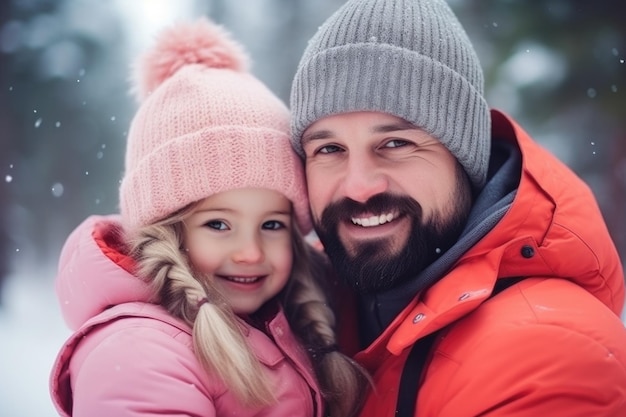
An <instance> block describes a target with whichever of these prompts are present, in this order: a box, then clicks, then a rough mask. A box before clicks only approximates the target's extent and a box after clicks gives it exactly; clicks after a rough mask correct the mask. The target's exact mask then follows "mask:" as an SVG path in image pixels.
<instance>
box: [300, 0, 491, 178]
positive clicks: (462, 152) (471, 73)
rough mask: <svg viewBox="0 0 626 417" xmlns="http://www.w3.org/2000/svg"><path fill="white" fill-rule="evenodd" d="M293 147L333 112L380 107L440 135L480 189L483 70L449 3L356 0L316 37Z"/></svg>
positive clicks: (303, 71) (486, 119) (484, 140)
mask: <svg viewBox="0 0 626 417" xmlns="http://www.w3.org/2000/svg"><path fill="white" fill-rule="evenodd" d="M291 108H292V124H291V129H292V145H293V146H294V149H295V150H296V152H298V153H299V154H300V155H301V156H303V150H302V145H301V138H302V134H303V132H304V131H305V130H306V129H307V127H308V126H310V125H311V124H312V123H314V122H315V121H317V120H319V119H321V118H323V117H326V116H330V115H334V114H338V113H345V112H354V111H377V112H384V113H389V114H392V115H394V116H397V117H400V118H402V119H405V120H407V121H409V122H411V123H413V124H414V125H416V126H418V127H420V128H422V129H424V130H425V131H426V132H428V133H429V134H431V135H433V136H434V137H436V138H437V139H439V140H440V141H441V142H442V143H443V144H444V145H445V146H446V147H447V148H448V149H449V150H450V152H451V153H452V154H453V155H454V156H455V157H456V158H457V159H458V161H459V162H460V163H461V165H462V166H463V167H464V168H465V171H466V172H467V174H468V175H469V177H470V179H471V181H472V183H473V184H474V186H475V187H476V188H481V187H482V186H483V185H484V183H485V179H486V175H487V167H488V159H489V151H490V134H491V133H490V129H491V120H490V115H489V109H488V106H487V103H486V101H485V99H484V97H483V73H482V69H481V66H480V62H479V60H478V57H477V55H476V53H475V51H474V49H473V46H472V44H471V42H470V41H469V39H468V37H467V34H466V33H465V31H464V29H463V27H462V26H461V24H460V23H459V22H458V20H457V18H456V16H455V15H454V14H453V12H452V11H451V10H450V8H449V7H448V5H447V4H446V3H445V2H444V1H442V0H350V1H348V2H346V3H345V4H344V5H343V6H342V7H341V8H340V9H339V10H337V11H336V12H335V13H334V14H333V15H332V16H331V17H330V18H329V19H328V20H327V21H326V22H325V23H324V24H323V25H322V26H321V27H320V29H319V30H318V31H317V33H316V34H315V35H314V36H313V38H312V39H311V41H310V42H309V44H308V46H307V48H306V50H305V52H304V55H303V57H302V59H301V61H300V64H299V66H298V69H297V72H296V75H295V77H294V81H293V85H292V91H291Z"/></svg>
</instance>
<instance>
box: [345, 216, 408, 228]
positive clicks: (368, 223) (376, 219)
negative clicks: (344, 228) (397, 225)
mask: <svg viewBox="0 0 626 417" xmlns="http://www.w3.org/2000/svg"><path fill="white" fill-rule="evenodd" d="M396 218H398V213H386V214H381V215H378V216H369V217H352V218H351V219H350V220H351V221H352V224H355V225H357V226H361V227H374V226H380V225H381V224H385V223H389V222H392V221H393V220H395V219H396Z"/></svg>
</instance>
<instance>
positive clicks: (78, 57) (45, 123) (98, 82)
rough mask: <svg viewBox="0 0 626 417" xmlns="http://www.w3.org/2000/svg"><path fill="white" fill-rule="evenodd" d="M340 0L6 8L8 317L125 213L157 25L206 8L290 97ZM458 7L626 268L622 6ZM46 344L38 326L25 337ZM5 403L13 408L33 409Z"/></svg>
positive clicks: (0, 29) (519, 111) (121, 0)
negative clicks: (66, 253) (133, 130)
mask: <svg viewBox="0 0 626 417" xmlns="http://www.w3.org/2000/svg"><path fill="white" fill-rule="evenodd" d="M342 3H343V1H342V0H315V1H311V0H143V1H140V0H4V1H2V2H0V314H2V312H3V309H4V310H6V309H7V308H9V307H8V306H10V305H12V304H11V302H12V300H11V299H10V296H12V295H11V294H13V293H10V292H9V291H8V290H7V288H13V287H12V286H11V285H12V284H11V281H12V280H13V281H15V282H22V283H25V282H28V283H29V284H28V286H27V287H25V288H27V290H25V291H32V290H34V289H36V288H39V289H43V290H44V291H46V293H45V294H44V295H43V297H44V299H46V300H48V299H49V300H51V301H50V303H47V302H44V303H36V301H38V300H39V299H38V298H37V297H29V296H28V295H27V294H26V295H24V300H25V303H27V304H28V302H29V300H30V303H31V305H28V306H27V307H26V308H27V309H34V310H36V311H37V314H34V313H33V314H31V315H30V316H29V317H32V318H33V320H37V318H41V319H45V317H46V316H48V315H52V316H54V317H58V312H57V311H56V305H55V302H54V295H53V292H52V280H53V278H54V268H55V263H56V259H57V257H58V254H59V251H60V248H61V245H62V244H63V241H64V239H65V237H66V236H67V235H68V233H69V232H70V231H71V230H72V228H73V227H75V226H76V225H77V224H78V223H79V222H80V221H81V220H82V219H84V218H85V217H86V216H88V215H90V214H94V213H99V214H104V213H112V212H116V211H117V205H118V201H117V190H118V185H119V180H120V178H121V176H122V169H123V153H124V146H125V137H126V132H127V128H128V125H129V123H130V119H131V118H132V115H133V112H134V109H135V105H136V104H135V102H134V99H133V98H132V97H131V95H130V94H129V93H128V89H129V83H128V74H129V65H130V62H131V61H132V59H133V57H134V56H136V54H137V52H138V51H139V50H141V49H143V48H145V47H146V46H147V43H148V42H150V40H151V37H152V36H153V35H154V33H155V31H157V30H158V29H159V28H161V27H163V26H164V25H168V24H170V23H172V22H173V21H176V20H179V19H184V18H190V17H196V16H200V15H207V16H210V17H211V18H212V19H213V20H215V21H217V22H220V23H222V24H223V25H225V26H226V27H227V28H228V29H229V30H230V31H232V32H233V33H234V35H235V37H236V38H237V39H239V40H240V41H241V42H242V43H243V44H244V45H245V46H246V47H247V49H248V50H249V52H250V55H251V56H252V59H253V62H254V65H253V72H254V73H255V74H256V75H257V76H258V77H259V78H261V79H262V80H264V81H265V82H266V83H268V84H269V86H270V87H271V88H272V89H273V90H274V91H275V92H276V93H277V94H278V95H279V96H280V97H282V98H283V99H284V100H285V101H288V96H289V88H290V83H291V78H292V75H293V73H294V71H295V67H296V65H297V63H298V61H299V59H300V56H301V53H302V51H303V49H304V46H305V45H306V42H307V40H308V39H309V38H310V37H311V35H312V34H313V33H314V32H315V30H316V28H317V26H319V24H320V23H321V22H322V21H323V20H324V19H325V18H326V17H327V16H329V15H330V14H331V12H332V11H333V10H335V9H336V8H337V7H339V5H340V4H342ZM450 4H451V6H452V7H453V9H454V10H455V11H456V12H457V14H458V16H459V19H460V20H461V22H462V23H463V24H465V26H466V29H467V31H468V32H469V34H470V37H471V38H472V39H473V41H474V44H475V47H476V49H477V51H478V54H479V56H480V58H481V61H482V63H483V67H484V69H485V75H486V89H487V99H488V102H489V104H490V105H491V106H492V107H496V108H499V109H502V110H504V111H505V112H507V113H509V114H511V115H513V116H514V117H515V118H517V119H518V120H519V121H520V122H521V123H522V125H523V126H524V127H525V128H526V130H528V131H529V132H530V133H531V134H532V135H533V136H534V137H535V138H537V140H538V141H539V142H541V143H542V144H543V145H544V146H545V147H547V148H549V149H550V150H552V151H553V152H554V153H555V154H556V155H557V156H559V157H560V158H561V159H562V160H563V161H564V162H565V163H567V164H568V165H569V166H570V167H571V168H572V169H573V170H574V171H576V172H577V173H578V174H579V175H580V176H581V177H583V178H584V179H585V180H586V181H587V182H588V183H589V185H590V186H591V188H592V189H593V191H594V192H595V194H596V196H597V198H598V201H599V203H600V206H601V208H602V210H603V213H604V216H605V219H606V221H607V223H608V226H609V229H610V231H611V233H612V235H613V238H614V240H615V242H616V244H617V245H618V249H619V251H620V253H621V254H622V260H623V261H626V216H625V213H626V63H625V60H626V24H624V16H626V2H625V3H622V2H618V1H610V0H598V1H595V2H582V1H576V2H574V1H569V0H545V1H522V0H499V1H495V0H493V1H488V0H450ZM573 261H575V260H573ZM5 314H10V313H6V312H5ZM55 320H56V319H55ZM43 323H45V322H43ZM28 325H29V326H30V325H33V323H32V322H30V323H29V324H28ZM44 325H45V324H44ZM5 328H12V327H6V326H5V327H2V329H5ZM37 328H38V327H36V326H35V327H32V330H31V332H35V331H36V329H37ZM23 332H28V329H25V330H23ZM3 336H4V337H3V339H5V340H6V339H7V338H9V339H10V338H14V337H13V335H6V334H3ZM63 336H64V335H63ZM37 340H38V339H37V336H36V335H33V336H32V337H31V338H30V339H28V340H27V343H37ZM55 341H56V339H55ZM61 342H62V338H61V339H60V342H59V343H61ZM0 344H4V346H2V345H0V355H5V354H7V348H6V346H7V345H6V342H5V341H3V342H0ZM57 347H58V345H57ZM55 348H56V347H55ZM20 349H21V348H16V349H14V350H15V352H17V351H18V350H20ZM24 352H29V351H28V350H25V351H24ZM28 354H29V353H26V355H28ZM53 354H54V353H52V355H53ZM12 360H13V359H11V358H8V359H7V358H5V359H4V360H3V361H1V362H0V365H2V367H1V368H0V374H3V376H1V377H0V392H2V391H4V392H5V393H6V392H7V391H6V388H7V386H8V385H7V384H10V383H11V381H10V379H11V378H10V376H11V375H13V374H12V373H11V372H9V371H10V370H7V369H5V366H8V365H5V364H11V363H12V362H11V361H12ZM45 366H49V363H47V361H46V363H45V364H44V365H43V367H44V368H45ZM47 372H48V369H41V372H40V375H37V376H36V377H37V378H43V380H40V381H38V382H37V387H38V388H37V390H38V391H37V393H35V394H33V392H30V393H24V398H30V400H27V401H35V402H36V401H44V402H46V401H49V400H48V398H47V392H40V391H41V390H42V389H45V386H46V384H47V381H46V380H45V379H46V378H47ZM28 376H29V374H26V376H25V377H24V376H23V377H22V378H26V377H28ZM33 378H34V377H33ZM24 385H26V384H24ZM41 387H43V388H41ZM40 388H41V389H40ZM33 397H36V400H34V399H33ZM8 398H10V397H8ZM2 400H3V401H2V402H3V404H0V414H2V415H3V416H6V415H7V414H5V413H4V412H2V411H1V410H5V407H6V403H4V402H5V401H6V400H7V398H6V397H3V398H2ZM48 407H51V406H48ZM12 410H14V411H12V413H13V414H11V413H9V414H10V415H34V414H27V413H26V412H24V413H20V412H17V411H15V410H17V408H15V409H12ZM38 415H41V414H38ZM50 415H53V414H50Z"/></svg>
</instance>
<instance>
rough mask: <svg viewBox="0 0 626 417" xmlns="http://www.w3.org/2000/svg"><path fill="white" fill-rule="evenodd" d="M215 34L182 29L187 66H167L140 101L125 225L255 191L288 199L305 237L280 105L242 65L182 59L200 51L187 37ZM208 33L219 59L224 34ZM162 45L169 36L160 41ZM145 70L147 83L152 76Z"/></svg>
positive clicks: (130, 150)
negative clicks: (263, 190) (267, 191)
mask: <svg viewBox="0 0 626 417" xmlns="http://www.w3.org/2000/svg"><path fill="white" fill-rule="evenodd" d="M213 29H215V27H213V26H211V25H210V24H209V23H208V22H207V21H205V20H202V21H200V23H197V24H196V26H191V27H190V28H187V31H188V32H189V33H187V34H185V36H183V37H182V40H181V42H180V44H182V46H181V45H178V46H180V49H181V50H180V51H176V54H179V55H182V56H183V57H184V59H185V60H188V61H189V62H184V63H183V64H182V65H181V64H180V63H179V62H176V63H175V64H176V65H170V67H172V68H175V70H174V73H173V75H171V76H165V79H164V80H163V81H162V82H159V81H157V82H156V83H155V82H153V81H150V80H149V81H150V82H148V83H147V85H148V86H150V85H151V83H152V84H156V85H155V86H154V90H153V91H152V92H151V93H150V92H148V93H149V94H148V96H147V98H146V99H145V100H144V101H143V102H142V103H141V105H140V107H139V109H138V111H137V113H136V115H135V117H134V118H133V120H132V123H131V127H130V130H129V134H128V143H127V150H126V170H125V175H124V178H123V180H122V184H121V187H120V206H121V213H122V218H123V221H124V223H125V227H126V228H128V229H129V230H132V229H135V228H138V227H141V226H144V225H147V224H150V223H153V222H154V221H157V220H160V219H162V218H165V217H167V216H169V215H171V214H172V213H174V212H176V211H177V210H179V209H181V208H183V207H185V206H186V205H188V204H189V203H192V202H195V201H199V200H201V199H204V198H206V197H209V196H211V195H212V194H215V193H219V192H221V191H227V190H232V189H238V188H246V187H258V188H267V189H271V190H275V191H278V192H280V193H282V194H283V195H285V196H286V197H287V198H288V199H289V200H291V202H292V203H293V205H294V211H295V216H296V220H297V223H298V225H299V227H300V229H301V231H302V232H303V233H305V234H306V233H308V232H309V231H310V230H311V220H310V215H309V207H308V200H307V193H306V185H305V181H304V172H303V167H302V161H301V160H300V158H299V157H298V156H297V155H296V154H295V152H293V150H292V149H291V146H290V145H289V111H288V109H287V107H286V106H285V104H284V103H283V102H282V101H281V100H280V99H279V98H278V97H276V96H275V95H274V94H273V93H272V92H271V91H270V90H269V89H268V88H267V87H266V86H265V85H264V84H263V83H261V82H260V81H259V80H258V79H256V78H255V77H254V76H252V75H251V74H250V73H248V72H246V70H245V69H244V68H243V66H242V67H241V68H239V67H237V68H231V67H234V65H231V64H230V63H229V65H231V67H224V68H220V67H217V68H214V67H209V66H207V65H209V64H207V63H206V62H202V60H200V62H198V60H197V59H193V58H191V59H190V58H189V57H188V56H187V55H185V54H186V48H191V49H192V51H191V52H190V53H191V54H192V53H196V52H197V51H195V50H193V49H194V48H195V49H199V47H197V46H194V44H193V42H192V43H190V44H187V43H186V42H187V41H186V39H187V38H188V37H189V36H193V37H195V38H199V37H201V36H203V32H202V31H206V30H209V32H210V30H213ZM178 30H180V29H178ZM209 34H210V35H211V36H214V37H218V42H217V45H210V46H209V47H208V49H209V50H210V51H209V52H211V51H214V50H215V48H218V49H219V53H220V54H224V51H225V50H226V51H228V47H230V46H232V45H228V44H227V45H226V46H225V45H223V44H220V42H221V39H219V37H220V36H226V35H224V34H223V33H221V32H218V33H217V34H216V33H214V32H210V33H209ZM207 36H208V35H207ZM197 40H198V39H195V40H194V41H196V42H197ZM166 41H169V42H171V37H168V36H166V37H165V39H164V38H163V37H162V38H161V41H160V42H166ZM220 48H221V49H220ZM205 52H206V51H205ZM200 55H202V54H200ZM209 55H211V54H210V53H208V52H207V53H205V54H204V56H209ZM164 59H166V58H165V56H164V54H156V55H155V59H154V61H153V62H152V63H157V64H159V65H160V64H163V62H162V61H163V60H164ZM211 59H214V58H211ZM220 59H221V58H220ZM219 62H220V63H223V62H224V60H223V59H221V61H219ZM211 65H212V64H211ZM166 67H167V66H166ZM152 69H153V68H152ZM150 70H151V68H150V66H148V67H147V68H146V69H145V71H146V72H147V73H148V72H149V71H150ZM153 72H154V71H153ZM147 73H146V74H144V75H145V77H144V78H146V79H149V77H148V75H149V74H147ZM165 74H167V72H165ZM152 75H154V74H152ZM139 76H140V78H141V76H142V74H139ZM139 87H141V86H139Z"/></svg>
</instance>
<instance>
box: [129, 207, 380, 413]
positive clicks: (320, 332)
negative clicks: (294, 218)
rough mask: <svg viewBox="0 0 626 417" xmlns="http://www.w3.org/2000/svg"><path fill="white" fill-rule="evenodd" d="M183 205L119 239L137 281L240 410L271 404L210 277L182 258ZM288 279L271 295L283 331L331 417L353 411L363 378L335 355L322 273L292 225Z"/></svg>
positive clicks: (254, 362) (271, 398)
mask: <svg viewBox="0 0 626 417" xmlns="http://www.w3.org/2000/svg"><path fill="white" fill-rule="evenodd" d="M193 207H194V205H193V204H192V205H190V206H188V207H186V208H184V209H183V210H181V211H179V212H177V213H175V214H173V215H171V216H170V217H168V218H166V219H164V220H162V221H159V222H156V223H154V224H152V225H148V226H145V227H143V228H141V229H139V230H138V231H137V232H136V233H135V234H134V235H133V236H128V237H127V243H128V245H129V251H130V254H131V256H132V257H133V258H134V259H135V260H136V262H137V274H138V275H139V276H140V277H142V278H143V279H144V280H146V281H147V282H148V283H150V285H151V286H152V288H153V291H154V294H155V297H156V298H157V299H156V301H157V302H158V303H160V304H161V305H162V306H163V307H165V308H166V309H167V310H168V311H169V312H170V314H172V315H173V316H175V317H178V318H179V319H181V320H183V321H184V322H186V323H187V324H188V325H189V326H190V327H191V328H192V339H193V346H194V350H195V354H196V356H197V358H198V360H199V362H200V363H201V364H202V366H203V367H204V368H205V369H206V371H207V372H209V373H215V374H217V376H218V377H219V378H220V379H221V380H222V381H223V382H224V383H225V384H226V385H227V386H228V387H229V389H230V390H231V391H232V392H233V393H234V394H235V396H236V397H237V398H239V399H240V401H242V403H244V404H245V405H247V406H250V407H261V406H266V405H269V404H272V403H274V402H275V401H276V398H275V397H274V394H273V391H272V387H270V385H269V381H268V380H267V378H266V376H265V372H264V370H263V367H262V365H261V364H260V363H259V361H258V359H257V358H256V356H255V354H254V353H253V351H252V349H251V348H250V346H249V345H248V344H247V343H246V340H245V337H244V336H243V334H242V324H241V322H240V321H239V319H238V318H237V316H236V315H235V313H234V312H233V311H232V309H231V307H230V306H229V305H228V303H227V302H226V301H225V300H224V298H223V296H222V295H221V294H220V291H219V290H218V288H217V287H216V286H214V283H213V279H212V277H210V276H208V277H206V276H198V274H195V273H194V270H193V266H192V265H190V264H189V262H188V260H187V257H186V256H185V255H184V253H183V249H182V242H183V233H184V224H183V221H184V219H185V218H186V217H187V216H188V214H189V213H190V212H191V210H192V209H193ZM291 229H292V230H293V231H294V232H293V234H292V249H293V258H294V261H293V267H292V276H291V278H290V280H289V282H288V284H287V286H286V287H285V289H284V290H283V291H282V292H281V294H280V295H279V297H280V300H281V301H282V304H283V307H284V310H285V314H286V316H287V318H288V320H289V323H290V326H291V327H292V330H293V332H294V333H295V334H296V336H297V337H298V339H299V340H300V341H301V342H302V343H303V345H304V347H305V348H306V349H307V351H308V352H309V354H310V356H311V359H312V362H313V365H314V368H315V372H316V375H317V378H318V381H319V384H320V387H321V390H322V394H323V396H324V398H325V400H326V401H327V403H328V411H329V415H330V416H332V417H349V416H352V415H355V414H356V412H357V411H358V410H359V409H360V407H361V403H362V397H363V390H364V388H365V385H366V384H367V381H368V377H367V374H366V372H365V371H364V370H363V369H362V368H361V367H360V366H359V365H358V364H357V363H356V362H354V361H353V360H352V359H350V358H348V357H347V356H345V355H343V354H341V353H339V352H338V351H337V349H336V343H337V341H336V336H335V331H334V326H335V316H334V313H333V310H332V308H331V307H330V305H329V303H328V302H327V297H326V294H325V292H324V291H323V289H322V287H321V280H323V279H326V277H323V276H321V275H322V274H324V273H325V272H326V271H328V270H327V269H325V266H326V265H327V264H326V263H325V260H324V258H323V256H322V254H321V253H319V252H318V251H316V250H314V249H313V248H311V247H310V245H308V244H307V243H306V242H305V241H304V238H303V237H302V236H301V235H300V233H299V232H298V229H297V227H295V223H294V224H292V227H291Z"/></svg>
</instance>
